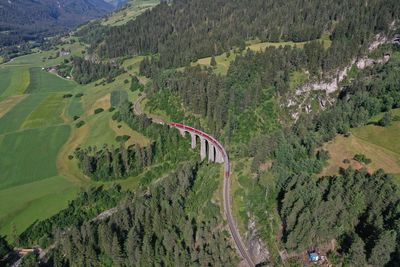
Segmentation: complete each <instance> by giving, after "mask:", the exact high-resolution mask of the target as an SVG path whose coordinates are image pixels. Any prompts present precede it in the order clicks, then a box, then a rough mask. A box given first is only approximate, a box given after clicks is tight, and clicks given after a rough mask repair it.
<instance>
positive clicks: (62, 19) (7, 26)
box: [0, 0, 122, 46]
mask: <svg viewBox="0 0 400 267" xmlns="http://www.w3.org/2000/svg"><path fill="white" fill-rule="evenodd" d="M121 4H122V1H121V0H63V1H61V0H0V45H3V46H4V45H5V46H7V45H13V44H17V43H20V42H22V41H29V40H35V39H37V38H41V37H44V36H48V35H51V34H54V33H58V32H61V31H64V30H67V29H70V28H71V27H74V26H77V25H79V24H81V23H83V22H86V21H88V20H90V19H93V18H96V17H100V16H103V15H105V14H106V13H108V12H110V11H112V10H113V9H115V7H117V6H118V5H121Z"/></svg>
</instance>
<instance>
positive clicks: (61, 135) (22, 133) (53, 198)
mask: <svg viewBox="0 0 400 267" xmlns="http://www.w3.org/2000/svg"><path fill="white" fill-rule="evenodd" d="M157 3H158V2H157V1H154V0H143V1H139V2H137V1H134V2H132V6H131V8H130V9H129V10H125V11H121V12H117V13H115V14H113V15H112V16H111V17H110V18H109V20H108V21H107V22H105V23H106V24H113V25H118V24H122V23H124V22H125V21H127V20H128V19H129V18H132V17H135V16H136V15H137V14H140V13H141V12H143V11H144V10H146V9H148V8H150V7H151V6H154V5H155V4H157ZM125 12H126V14H125ZM61 49H63V50H65V51H70V55H65V56H60V51H61ZM84 49H85V45H84V44H82V43H80V42H79V40H78V39H77V38H76V37H71V36H69V37H66V38H65V39H64V43H63V44H62V45H58V46H57V47H55V48H53V49H50V50H48V51H40V50H37V51H36V52H35V53H33V54H29V55H25V56H21V57H18V58H15V59H13V60H12V61H10V62H7V63H5V64H0V155H2V157H0V170H1V172H0V234H2V235H3V234H5V235H8V236H10V234H11V231H12V229H13V228H14V227H15V228H16V229H17V232H18V233H19V232H22V231H23V230H24V229H25V228H26V227H28V226H29V225H30V224H31V223H33V222H34V221H35V220H40V219H44V218H47V217H49V216H51V215H53V214H55V213H56V212H58V211H59V210H60V209H62V208H64V207H65V206H66V205H67V203H68V201H69V200H71V199H73V198H74V196H75V194H76V192H77V191H78V190H79V188H80V187H85V186H88V185H90V184H95V185H101V184H104V185H105V186H111V183H100V182H97V183H93V182H91V181H90V180H89V179H88V178H87V177H85V176H84V175H83V174H82V173H81V172H80V170H79V169H78V167H77V162H76V161H75V159H72V160H71V159H70V156H71V155H73V152H74V150H75V148H77V147H79V146H89V145H96V146H102V145H103V144H109V145H114V146H119V143H118V142H117V141H116V137H117V136H121V135H129V136H130V139H129V140H128V141H127V142H126V144H125V145H133V144H139V145H147V144H148V143H149V142H150V140H148V139H147V138H146V137H144V136H143V135H141V134H140V133H138V132H135V131H132V130H131V129H130V128H129V127H128V126H127V125H126V124H124V123H117V122H114V121H113V120H112V119H111V117H112V114H113V113H112V112H110V111H109V110H108V109H109V108H110V94H111V92H112V91H114V90H121V89H122V90H127V92H128V96H129V99H130V100H131V101H134V100H135V99H136V98H137V97H138V93H139V92H131V91H129V90H128V89H129V86H130V84H129V82H130V80H131V78H130V76H129V75H130V74H137V73H138V71H139V63H140V61H141V59H142V58H143V57H134V58H131V59H127V60H126V61H125V62H124V65H123V67H125V68H126V69H127V70H128V72H129V74H128V73H125V74H122V75H120V76H118V77H117V78H116V79H115V81H113V82H111V83H106V84H102V85H96V83H95V82H93V83H91V84H87V85H84V86H82V85H78V84H77V83H75V82H74V81H71V80H66V79H63V78H61V77H58V76H57V75H55V74H53V73H49V72H47V71H46V70H45V68H47V67H51V66H55V65H57V64H60V63H61V62H63V61H64V60H65V59H69V58H70V57H71V56H82V55H83V51H84ZM142 80H144V79H143V78H141V81H142ZM127 81H128V82H127ZM65 94H71V95H72V97H67V98H65V97H64V95H65ZM77 94H80V95H79V96H77ZM98 108H104V111H103V112H101V113H99V114H94V110H96V109H98ZM77 117H79V118H77ZM78 121H84V122H85V125H84V126H82V127H80V128H77V127H76V123H77V122H78ZM3 155H4V156H3ZM165 168H166V167H165V166H157V167H155V168H154V170H153V169H150V170H147V172H146V173H144V174H142V175H141V176H138V177H129V178H128V179H126V180H123V181H121V182H120V183H121V185H122V186H123V188H125V189H134V188H136V187H137V186H139V184H141V183H145V182H144V181H151V180H152V179H154V177H158V176H159V175H160V173H163V172H165V170H164V169H165Z"/></svg>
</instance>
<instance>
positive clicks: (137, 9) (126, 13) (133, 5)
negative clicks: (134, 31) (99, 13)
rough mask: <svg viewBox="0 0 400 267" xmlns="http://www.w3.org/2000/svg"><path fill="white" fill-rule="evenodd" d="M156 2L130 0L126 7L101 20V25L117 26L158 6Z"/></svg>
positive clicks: (154, 0) (156, 0) (150, 0)
mask: <svg viewBox="0 0 400 267" xmlns="http://www.w3.org/2000/svg"><path fill="white" fill-rule="evenodd" d="M159 3H160V1H158V0H131V1H128V6H127V7H125V8H122V9H120V10H118V11H116V12H114V13H113V14H111V15H110V16H109V17H106V18H105V19H103V20H102V24H103V25H109V26H118V25H123V24H125V23H127V22H128V21H130V20H132V19H133V18H136V17H137V16H139V15H140V14H142V13H143V12H145V11H146V10H148V9H150V8H152V7H154V6H156V5H157V4H159Z"/></svg>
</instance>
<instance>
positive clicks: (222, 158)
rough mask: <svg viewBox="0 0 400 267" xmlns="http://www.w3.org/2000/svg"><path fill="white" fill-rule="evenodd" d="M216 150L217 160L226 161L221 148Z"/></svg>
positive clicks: (217, 161)
mask: <svg viewBox="0 0 400 267" xmlns="http://www.w3.org/2000/svg"><path fill="white" fill-rule="evenodd" d="M215 152H216V153H215V162H216V163H224V155H222V152H221V151H220V150H219V149H216V150H215Z"/></svg>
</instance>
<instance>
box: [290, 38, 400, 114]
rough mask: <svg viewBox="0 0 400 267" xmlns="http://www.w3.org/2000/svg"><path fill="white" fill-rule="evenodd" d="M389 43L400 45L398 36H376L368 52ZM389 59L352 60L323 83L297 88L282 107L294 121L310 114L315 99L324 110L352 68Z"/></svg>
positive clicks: (369, 65)
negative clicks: (391, 37)
mask: <svg viewBox="0 0 400 267" xmlns="http://www.w3.org/2000/svg"><path fill="white" fill-rule="evenodd" d="M389 42H391V43H396V42H399V45H400V36H396V37H395V38H394V39H393V40H389V39H388V37H386V36H384V35H383V34H378V35H376V36H375V38H374V40H373V42H372V43H371V44H370V46H369V47H368V51H369V52H372V51H374V50H376V49H377V48H378V47H379V46H380V45H382V44H385V43H389ZM389 59H390V55H385V56H384V57H383V58H380V59H372V58H369V57H367V56H364V57H361V58H359V59H353V60H352V61H351V63H350V64H349V65H348V66H347V67H345V68H344V69H342V70H338V71H337V72H336V74H334V75H332V76H331V77H330V78H328V79H326V80H324V81H318V82H312V83H308V84H306V85H303V86H301V87H299V88H298V89H297V90H296V92H295V94H294V95H292V96H289V97H288V98H287V100H286V103H285V104H284V106H286V107H287V108H291V109H292V112H291V116H292V118H293V119H294V120H297V119H298V118H299V116H300V114H301V112H306V113H310V112H312V105H311V101H312V99H316V100H317V101H318V104H319V108H320V109H325V108H326V106H327V105H328V104H331V103H333V101H334V100H333V98H332V97H331V96H330V95H331V94H333V93H335V92H337V91H339V90H340V89H341V88H340V83H341V82H342V81H344V80H345V79H346V77H347V75H348V73H349V71H350V70H351V68H352V67H353V66H356V67H357V68H358V69H361V70H362V69H365V68H368V67H371V66H374V65H378V64H386V63H387V62H388V61H389Z"/></svg>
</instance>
